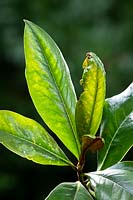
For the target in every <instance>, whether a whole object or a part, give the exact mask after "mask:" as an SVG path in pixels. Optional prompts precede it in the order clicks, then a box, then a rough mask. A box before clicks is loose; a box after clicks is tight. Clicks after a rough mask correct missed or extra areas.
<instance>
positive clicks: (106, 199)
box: [88, 162, 133, 200]
mask: <svg viewBox="0 0 133 200" xmlns="http://www.w3.org/2000/svg"><path fill="white" fill-rule="evenodd" d="M88 176H89V178H90V181H91V184H92V187H93V188H95V191H96V199H97V200H118V199H120V200H132V199H133V181H132V180H133V162H122V163H118V164H116V165H114V166H112V167H110V168H108V169H106V170H104V171H97V172H92V173H88Z"/></svg>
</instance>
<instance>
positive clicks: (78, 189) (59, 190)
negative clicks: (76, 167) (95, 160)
mask: <svg viewBox="0 0 133 200" xmlns="http://www.w3.org/2000/svg"><path fill="white" fill-rule="evenodd" d="M61 199H62V200H63V199H64V200H93V198H92V197H91V195H90V194H89V192H88V191H87V190H86V189H85V188H84V186H83V185H82V184H81V183H80V182H79V181H77V182H74V183H61V184H59V185H58V186H57V187H56V188H55V189H54V190H53V191H52V192H51V193H50V194H49V196H48V197H47V198H46V199H45V200H61Z"/></svg>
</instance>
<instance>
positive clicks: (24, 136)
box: [0, 110, 73, 166]
mask: <svg viewBox="0 0 133 200" xmlns="http://www.w3.org/2000/svg"><path fill="white" fill-rule="evenodd" d="M0 143H2V144H3V145H4V146H6V147H7V148H8V149H9V150H11V151H13V152H14V153H16V154H18V155H20V156H22V157H24V158H27V159H29V160H32V161H34V162H36V163H39V164H46V165H64V166H65V165H73V164H72V163H71V162H70V161H69V160H68V158H67V157H66V156H65V154H64V153H63V152H62V150H61V149H60V148H59V146H58V145H57V143H56V142H55V141H54V140H53V138H52V137H51V136H50V135H49V134H48V133H47V132H46V130H45V129H44V128H43V127H42V126H41V125H40V124H38V123H37V122H36V121H34V120H32V119H29V118H26V117H24V116H22V115H19V114H17V113H14V112H11V111H6V110H1V111H0Z"/></svg>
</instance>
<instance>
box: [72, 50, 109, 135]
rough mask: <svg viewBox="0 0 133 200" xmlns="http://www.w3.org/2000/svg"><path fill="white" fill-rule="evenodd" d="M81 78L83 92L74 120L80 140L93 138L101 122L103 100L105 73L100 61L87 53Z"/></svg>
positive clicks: (94, 55)
mask: <svg viewBox="0 0 133 200" xmlns="http://www.w3.org/2000/svg"><path fill="white" fill-rule="evenodd" d="M83 68H84V72H83V76H82V80H81V81H80V83H81V85H82V86H83V92H82V93H81V95H80V98H79V101H78V102H77V105H76V113H75V120H76V126H77V132H78V134H79V136H80V138H81V137H82V136H83V135H91V136H94V135H95V134H96V132H97V130H98V127H99V125H100V122H101V117H102V112H103V105H104V99H105V71H104V66H103V64H102V62H101V61H100V59H99V58H98V57H97V56H96V54H94V53H88V54H87V57H86V59H85V61H84V62H83Z"/></svg>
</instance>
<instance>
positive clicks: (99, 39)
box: [0, 0, 133, 200]
mask: <svg viewBox="0 0 133 200" xmlns="http://www.w3.org/2000/svg"><path fill="white" fill-rule="evenodd" d="M23 19H28V20H31V21H33V22H34V23H36V24H38V25H39V26H41V27H42V28H44V29H45V30H46V31H47V32H48V33H49V34H50V35H51V36H52V38H53V39H54V40H55V41H56V42H57V44H58V46H59V47H60V49H61V51H62V52H63V55H64V57H65V59H66V61H67V63H68V66H69V69H70V72H71V76H72V79H73V83H74V86H75V89H76V92H77V96H79V94H80V91H81V88H80V85H79V80H80V78H81V74H82V68H81V65H82V62H83V60H84V58H85V54H86V52H88V51H93V52H95V53H96V54H97V55H98V56H99V57H100V58H101V60H102V61H103V63H104V64H105V69H106V72H107V97H111V96H112V95H115V94H118V93H120V92H121V91H122V90H124V89H125V88H126V87H127V86H128V85H129V84H130V83H131V82H132V80H133V1H132V0H126V1H124V0H117V1H115V0H108V1H106V0H95V1H91V0H1V1H0V109H10V110H13V111H16V112H18V113H21V114H23V115H25V116H27V117H31V118H33V119H36V120H37V121H39V122H41V123H42V121H41V119H40V117H39V115H38V114H37V113H36V111H35V108H34V106H33V104H32V102H31V99H30V96H29V93H28V90H27V85H26V81H25V77H24V70H25V61H24V52H23V29H24V23H23ZM95 156H96V155H88V157H89V158H87V160H88V161H87V164H88V167H87V170H88V171H90V170H95V169H96V163H95V161H94V158H95ZM126 159H131V152H130V153H128V155H127V157H126ZM75 180H76V174H75V173H73V171H72V170H71V169H69V168H68V167H66V168H65V167H62V168H60V167H52V166H42V165H38V164H35V163H33V162H31V161H28V160H26V159H23V158H20V157H19V156H17V155H15V154H13V153H12V152H10V151H8V150H7V149H6V148H4V147H3V146H2V145H0V199H2V200H8V199H10V200H12V199H13V200H17V199H19V200H21V199H25V200H29V199H32V200H43V199H44V198H45V197H46V195H47V194H48V193H49V192H50V191H51V189H53V188H54V187H55V186H56V185H57V184H58V183H60V182H63V181H75Z"/></svg>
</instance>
